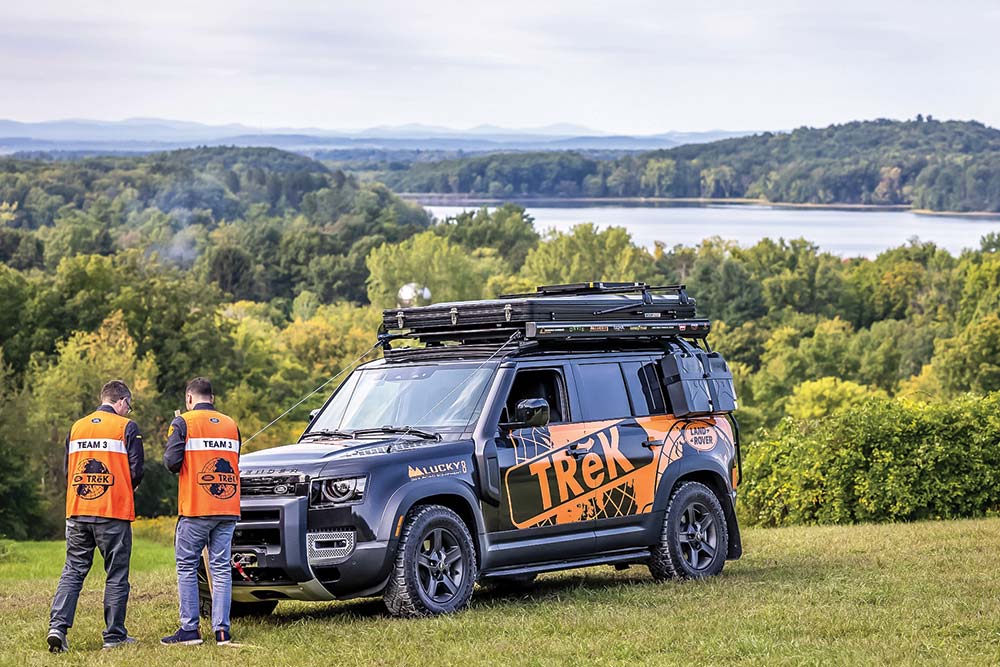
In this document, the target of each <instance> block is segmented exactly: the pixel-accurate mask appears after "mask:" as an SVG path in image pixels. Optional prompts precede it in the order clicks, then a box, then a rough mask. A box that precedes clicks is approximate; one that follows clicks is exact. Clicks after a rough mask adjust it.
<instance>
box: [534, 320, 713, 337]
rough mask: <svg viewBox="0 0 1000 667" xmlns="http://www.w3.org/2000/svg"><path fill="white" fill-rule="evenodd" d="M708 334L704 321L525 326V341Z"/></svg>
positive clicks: (708, 330)
mask: <svg viewBox="0 0 1000 667" xmlns="http://www.w3.org/2000/svg"><path fill="white" fill-rule="evenodd" d="M710 331H711V323H710V322H709V321H708V320H704V319H698V320H670V321H666V322H614V321H611V322H528V323H526V325H525V334H524V337H525V339H527V340H608V339H616V338H673V337H677V336H680V337H683V338H704V337H705V336H707V335H708V334H709V332H710Z"/></svg>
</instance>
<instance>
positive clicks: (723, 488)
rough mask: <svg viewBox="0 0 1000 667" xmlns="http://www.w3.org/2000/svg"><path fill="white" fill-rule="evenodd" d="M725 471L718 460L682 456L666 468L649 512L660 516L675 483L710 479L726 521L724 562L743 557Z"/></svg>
mask: <svg viewBox="0 0 1000 667" xmlns="http://www.w3.org/2000/svg"><path fill="white" fill-rule="evenodd" d="M728 472H729V471H727V470H725V469H724V468H723V466H722V465H721V463H719V462H718V460H716V459H714V458H711V457H707V456H682V457H681V458H680V459H679V460H677V461H675V462H674V463H672V464H670V465H669V466H667V469H666V470H665V471H664V472H663V477H662V478H660V484H659V486H658V487H657V492H656V498H655V499H654V500H653V512H654V513H655V514H658V515H660V516H662V514H663V513H664V512H666V510H667V504H668V503H669V502H670V496H671V494H672V493H673V490H674V488H675V487H676V486H677V482H678V481H679V480H680V479H682V478H684V477H690V476H700V475H710V476H711V479H712V481H713V484H712V485H711V486H710V488H711V489H712V491H713V492H714V493H715V495H716V497H718V499H719V504H721V505H722V512H723V514H724V515H725V517H726V527H727V528H728V531H729V551H728V553H727V558H728V559H730V560H735V559H737V558H739V557H740V556H742V555H743V541H742V537H741V536H740V526H739V523H738V522H737V520H736V507H735V506H734V504H733V489H732V487H731V486H730V484H731V482H730V477H729V474H728Z"/></svg>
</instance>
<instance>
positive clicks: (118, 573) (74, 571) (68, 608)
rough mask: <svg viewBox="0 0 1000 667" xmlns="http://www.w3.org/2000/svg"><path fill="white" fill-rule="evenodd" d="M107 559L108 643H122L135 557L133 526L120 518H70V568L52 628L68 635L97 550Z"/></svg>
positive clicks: (59, 591) (61, 586) (58, 591)
mask: <svg viewBox="0 0 1000 667" xmlns="http://www.w3.org/2000/svg"><path fill="white" fill-rule="evenodd" d="M95 548H97V549H99V550H100V552H101V556H103V557H104V571H105V572H106V573H107V580H106V582H105V584H104V623H105V624H106V625H107V629H105V631H104V641H121V640H123V639H125V637H127V636H128V631H126V630H125V607H126V605H127V604H128V592H129V585H128V567H129V559H130V558H131V557H132V524H131V523H130V522H128V521H122V520H120V519H108V520H106V521H98V522H95V523H85V522H82V521H76V520H74V519H66V565H65V566H64V567H63V571H62V576H61V577H59V586H58V587H57V588H56V597H55V599H54V600H53V601H52V613H51V615H50V617H49V628H50V629H57V630H62V631H63V632H66V630H67V629H69V628H70V627H72V625H73V617H74V616H75V615H76V603H77V601H78V600H79V599H80V590H81V589H82V588H83V580H84V579H86V578H87V573H88V572H90V566H91V565H92V564H93V563H94V549H95Z"/></svg>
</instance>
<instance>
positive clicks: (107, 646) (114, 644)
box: [101, 637, 139, 651]
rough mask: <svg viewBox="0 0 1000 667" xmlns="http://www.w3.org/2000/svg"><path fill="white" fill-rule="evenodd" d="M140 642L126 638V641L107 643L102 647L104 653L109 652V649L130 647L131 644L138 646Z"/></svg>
mask: <svg viewBox="0 0 1000 667" xmlns="http://www.w3.org/2000/svg"><path fill="white" fill-rule="evenodd" d="M138 643H139V640H138V639H136V638H135V637H126V638H125V639H114V640H111V641H105V642H104V646H102V647H101V650H102V651H107V650H108V649H112V648H118V647H119V646H128V645H129V644H138Z"/></svg>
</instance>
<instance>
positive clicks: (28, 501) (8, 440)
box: [0, 348, 46, 540]
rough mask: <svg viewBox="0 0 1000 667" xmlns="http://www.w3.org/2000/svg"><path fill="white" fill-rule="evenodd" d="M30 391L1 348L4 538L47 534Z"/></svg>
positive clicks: (0, 518) (0, 509)
mask: <svg viewBox="0 0 1000 667" xmlns="http://www.w3.org/2000/svg"><path fill="white" fill-rule="evenodd" d="M29 398H30V396H29V394H28V393H27V392H25V391H20V390H19V389H18V388H17V385H16V382H15V380H14V375H13V371H12V370H11V368H10V367H9V366H7V365H6V364H5V363H4V361H3V349H2V348H0V433H3V437H2V438H0V537H6V538H13V539H15V540H23V539H27V538H29V537H35V538H37V537H46V535H45V526H46V521H45V513H44V512H43V507H42V505H41V502H40V501H41V498H40V493H39V488H38V483H37V479H38V476H37V474H36V473H37V472H38V470H39V466H37V465H36V459H35V457H34V456H32V454H33V452H32V448H33V446H36V445H37V439H36V438H35V437H34V434H33V433H32V431H31V429H30V428H29V427H28V425H27V423H26V420H25V418H24V417H25V415H26V414H28V410H29V407H28V402H29Z"/></svg>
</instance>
